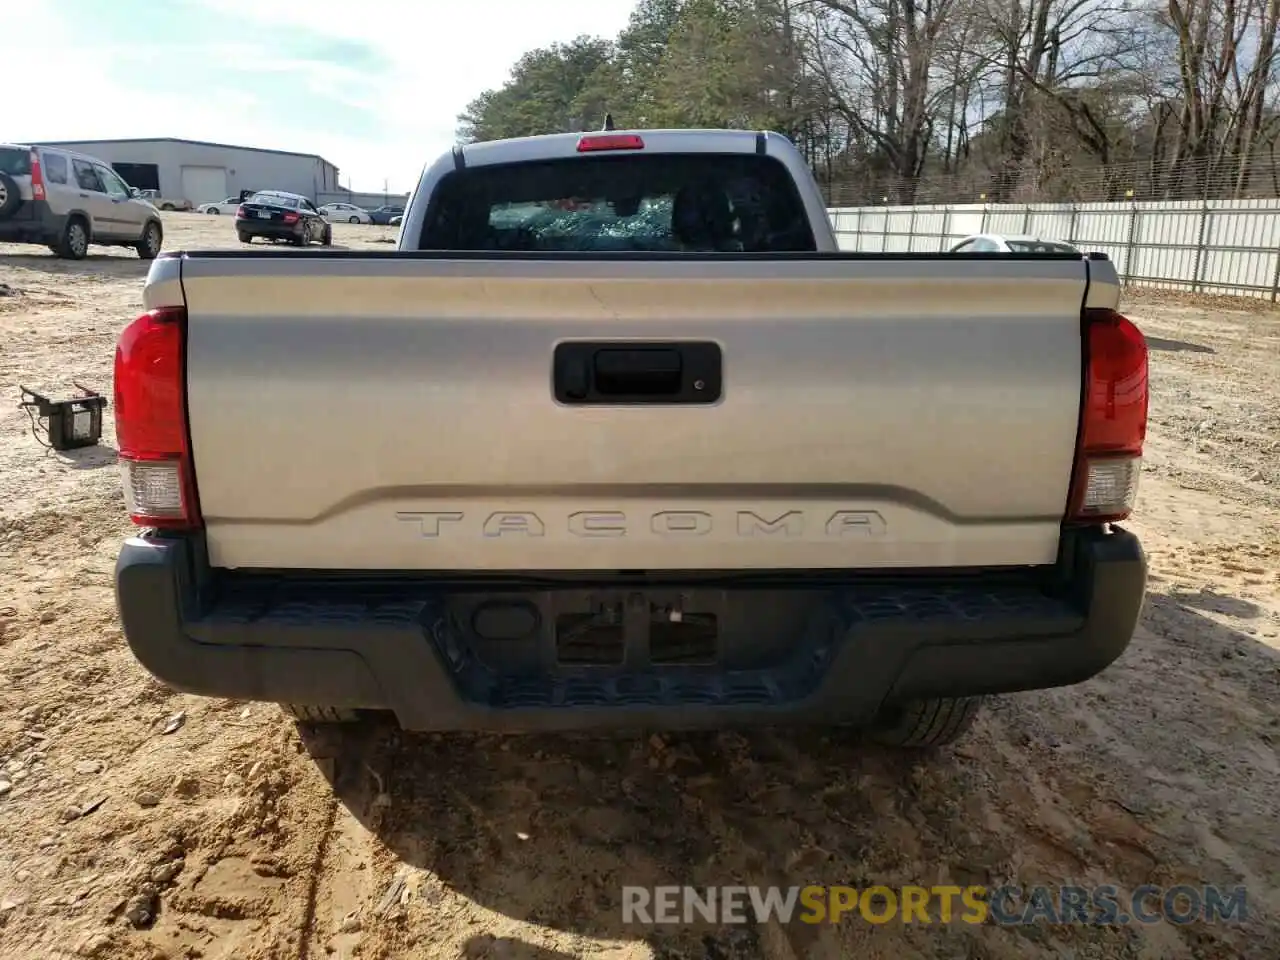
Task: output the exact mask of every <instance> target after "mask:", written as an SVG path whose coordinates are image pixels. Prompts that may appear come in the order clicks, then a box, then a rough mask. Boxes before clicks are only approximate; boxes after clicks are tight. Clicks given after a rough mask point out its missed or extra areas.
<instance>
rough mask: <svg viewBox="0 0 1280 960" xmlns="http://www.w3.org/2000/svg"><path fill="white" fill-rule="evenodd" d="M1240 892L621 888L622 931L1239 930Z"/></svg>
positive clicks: (1185, 888) (1243, 903)
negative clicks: (786, 927) (746, 927)
mask: <svg viewBox="0 0 1280 960" xmlns="http://www.w3.org/2000/svg"><path fill="white" fill-rule="evenodd" d="M1247 916H1248V904H1247V896H1246V893H1245V890H1244V888H1243V887H1234V888H1219V887H1212V886H1206V887H1193V886H1189V885H1180V886H1174V887H1167V888H1165V887H1156V886H1141V887H1137V888H1135V889H1134V890H1132V891H1124V890H1121V889H1120V888H1119V887H1116V886H1097V887H1083V886H1036V887H1018V886H1005V887H992V888H987V887H983V886H967V887H960V886H944V885H939V886H932V887H921V886H906V887H888V886H871V887H862V888H858V887H846V886H831V887H824V886H807V887H747V886H725V887H676V886H670V887H652V888H651V887H623V888H622V920H623V922H624V923H641V924H680V923H698V922H705V923H721V924H726V923H751V922H755V923H766V922H768V921H770V920H774V921H777V922H779V923H792V922H795V921H799V922H800V923H840V922H849V921H861V922H866V923H917V924H935V923H943V924H946V923H955V922H959V923H968V924H980V923H990V924H996V925H998V926H1021V925H1026V924H1035V923H1047V924H1084V925H1092V926H1112V925H1120V926H1124V925H1128V924H1135V923H1136V924H1151V923H1162V922H1169V923H1175V924H1188V923H1242V922H1244V920H1245V919H1246V918H1247Z"/></svg>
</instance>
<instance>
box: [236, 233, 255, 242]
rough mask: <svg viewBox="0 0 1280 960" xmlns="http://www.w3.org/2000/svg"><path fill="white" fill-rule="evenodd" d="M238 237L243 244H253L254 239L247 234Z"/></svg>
mask: <svg viewBox="0 0 1280 960" xmlns="http://www.w3.org/2000/svg"><path fill="white" fill-rule="evenodd" d="M237 236H238V237H239V238H240V242H241V243H253V237H251V236H249V235H248V234H247V233H240V234H237Z"/></svg>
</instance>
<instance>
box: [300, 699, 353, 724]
mask: <svg viewBox="0 0 1280 960" xmlns="http://www.w3.org/2000/svg"><path fill="white" fill-rule="evenodd" d="M281 706H282V707H283V708H284V712H285V713H287V714H289V716H291V717H293V719H295V720H297V721H298V722H299V723H355V722H357V721H358V720H359V719H360V715H359V714H358V713H356V712H355V711H354V710H344V709H343V708H341V707H310V706H306V705H304V704H300V703H283V704H281Z"/></svg>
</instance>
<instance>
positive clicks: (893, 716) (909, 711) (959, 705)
mask: <svg viewBox="0 0 1280 960" xmlns="http://www.w3.org/2000/svg"><path fill="white" fill-rule="evenodd" d="M984 699H985V698H984V697H942V698H939V699H934V700H912V701H909V702H907V703H904V704H901V705H898V706H895V707H890V708H888V709H886V710H885V712H884V713H883V714H882V715H881V717H880V719H879V721H878V722H877V723H875V724H874V725H872V727H871V728H870V729H869V730H868V731H867V737H868V739H870V740H871V741H872V742H874V743H878V744H880V745H882V746H886V747H906V748H909V749H919V748H927V747H945V746H947V745H948V744H951V743H955V742H956V740H958V739H960V737H962V736H963V735H964V734H965V733H967V732H968V731H969V728H970V727H972V726H973V724H974V721H975V720H977V718H978V712H979V710H980V709H981V707H982V703H983V701H984Z"/></svg>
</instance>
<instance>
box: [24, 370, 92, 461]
mask: <svg viewBox="0 0 1280 960" xmlns="http://www.w3.org/2000/svg"><path fill="white" fill-rule="evenodd" d="M73 383H74V381H73ZM75 387H76V388H77V389H78V390H79V391H80V393H79V394H77V395H76V396H73V397H68V398H66V399H65V400H50V399H49V398H48V397H46V396H43V395H42V394H39V393H36V392H35V391H34V390H31V389H30V388H28V387H24V386H22V385H21V384H19V386H18V389H19V390H21V391H22V402H21V403H19V404H18V406H20V407H22V408H23V409H24V410H26V411H27V416H29V417H31V432H32V434H33V435H34V436H35V438H36V440H37V441H39V442H40V443H44V444H45V445H46V446H48V447H50V448H52V449H54V450H74V449H77V448H79V447H92V446H96V445H97V443H98V441H99V440H101V439H102V410H103V408H104V407H106V405H107V398H106V397H104V396H102V395H101V394H100V393H98V392H97V391H96V390H90V389H89V388H88V387H86V386H84V385H83V384H80V383H76V384H75ZM37 418H39V420H40V421H43V423H42V424H41V426H42V427H43V428H44V433H45V434H46V435H47V437H48V442H47V443H46V441H44V440H41V438H40V434H39V433H38V432H37Z"/></svg>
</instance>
